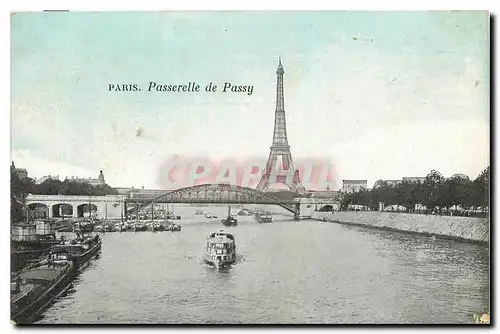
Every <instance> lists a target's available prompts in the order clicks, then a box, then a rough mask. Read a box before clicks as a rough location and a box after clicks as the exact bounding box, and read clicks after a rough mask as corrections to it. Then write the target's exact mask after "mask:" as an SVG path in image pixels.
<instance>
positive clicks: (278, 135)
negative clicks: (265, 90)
mask: <svg viewBox="0 0 500 334" xmlns="http://www.w3.org/2000/svg"><path fill="white" fill-rule="evenodd" d="M283 73H285V71H284V70H283V65H281V58H280V59H279V65H278V70H277V71H276V74H277V82H276V111H275V114H274V135H273V144H272V145H271V148H270V149H271V152H270V153H269V158H268V160H267V164H266V169H265V171H264V174H263V175H262V178H261V179H260V181H259V184H258V185H257V189H258V190H261V191H268V190H269V187H270V186H271V185H272V184H275V183H282V184H285V185H286V186H288V188H290V190H291V191H293V192H298V193H302V192H304V191H305V188H304V186H303V185H302V184H301V183H300V178H299V171H298V170H296V169H295V167H294V166H293V162H292V153H291V152H290V145H288V139H287V136H286V119H285V97H284V94H283ZM278 157H281V160H282V166H281V168H277V167H278V166H277V162H278Z"/></svg>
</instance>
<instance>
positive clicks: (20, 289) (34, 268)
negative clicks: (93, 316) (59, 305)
mask: <svg viewBox="0 0 500 334" xmlns="http://www.w3.org/2000/svg"><path fill="white" fill-rule="evenodd" d="M101 245H102V241H101V239H100V237H99V236H98V235H95V236H81V235H79V234H77V238H75V239H72V240H64V238H63V239H62V240H61V241H60V243H59V244H55V245H53V246H51V247H50V248H48V249H47V250H45V252H44V253H43V254H42V256H41V257H40V258H38V259H37V260H35V261H32V262H31V264H29V265H27V266H26V267H24V268H23V269H21V270H19V271H17V272H15V273H11V287H10V304H11V319H12V320H13V321H14V322H15V323H21V324H22V323H31V322H32V321H33V319H34V318H35V317H36V316H37V315H38V314H39V313H40V312H41V311H42V310H43V309H44V308H45V307H47V306H48V305H49V304H50V303H51V302H52V301H53V300H54V299H55V298H57V297H59V296H60V295H62V294H63V293H64V292H65V291H66V290H67V289H68V288H69V286H70V284H71V283H72V282H73V280H74V279H75V278H76V276H77V275H78V273H80V272H81V271H82V270H83V269H85V268H86V267H87V266H88V265H89V263H90V260H91V259H92V258H94V257H95V256H97V255H98V254H99V252H100V250H101Z"/></svg>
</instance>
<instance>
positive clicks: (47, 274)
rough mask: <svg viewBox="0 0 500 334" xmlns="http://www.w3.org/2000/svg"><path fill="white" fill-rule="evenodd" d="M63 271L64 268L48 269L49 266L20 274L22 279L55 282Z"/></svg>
mask: <svg viewBox="0 0 500 334" xmlns="http://www.w3.org/2000/svg"><path fill="white" fill-rule="evenodd" d="M62 271H63V268H62V267H59V268H58V267H48V266H47V265H44V266H41V267H39V268H34V269H30V270H29V271H26V272H23V273H20V274H19V277H20V278H21V279H36V280H43V281H53V280H55V279H56V278H57V277H58V276H59V275H60V274H61V272H62Z"/></svg>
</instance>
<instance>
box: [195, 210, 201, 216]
mask: <svg viewBox="0 0 500 334" xmlns="http://www.w3.org/2000/svg"><path fill="white" fill-rule="evenodd" d="M194 214H195V215H197V216H199V215H202V214H203V210H196V212H195V213H194Z"/></svg>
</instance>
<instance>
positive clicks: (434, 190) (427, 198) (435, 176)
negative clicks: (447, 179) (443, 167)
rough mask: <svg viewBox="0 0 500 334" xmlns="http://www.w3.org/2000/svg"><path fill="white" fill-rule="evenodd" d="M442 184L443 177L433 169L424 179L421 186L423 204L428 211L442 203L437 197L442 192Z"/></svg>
mask: <svg viewBox="0 0 500 334" xmlns="http://www.w3.org/2000/svg"><path fill="white" fill-rule="evenodd" d="M443 183H444V177H443V175H442V174H441V173H439V172H438V171H436V170H434V169H433V170H431V171H430V173H429V174H427V176H426V177H425V181H424V185H423V204H424V205H425V206H426V207H427V208H428V209H434V208H435V207H436V206H439V204H440V202H442V201H440V199H439V196H440V194H442V191H443V189H442V184H443ZM440 210H441V208H440Z"/></svg>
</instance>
